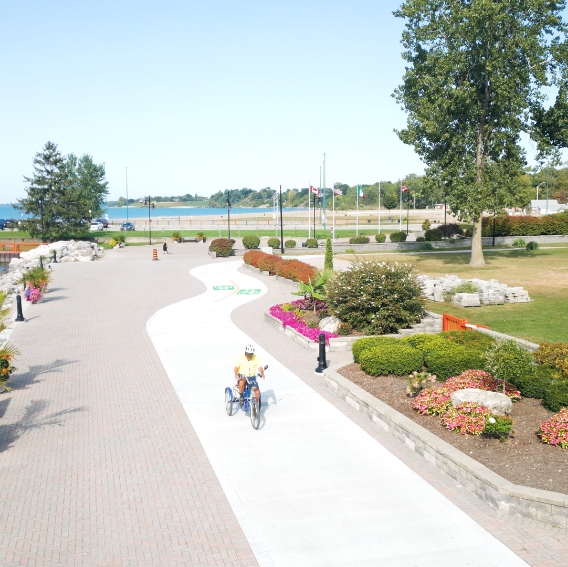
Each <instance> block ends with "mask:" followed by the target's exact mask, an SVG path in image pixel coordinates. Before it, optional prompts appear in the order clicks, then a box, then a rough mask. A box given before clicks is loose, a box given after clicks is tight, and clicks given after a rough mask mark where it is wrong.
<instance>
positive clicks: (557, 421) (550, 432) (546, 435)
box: [538, 408, 568, 449]
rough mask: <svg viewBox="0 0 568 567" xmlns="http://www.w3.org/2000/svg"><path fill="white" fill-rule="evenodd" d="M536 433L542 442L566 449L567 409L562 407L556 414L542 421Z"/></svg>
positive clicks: (567, 438)
mask: <svg viewBox="0 0 568 567" xmlns="http://www.w3.org/2000/svg"><path fill="white" fill-rule="evenodd" d="M538 434H539V436H540V439H541V441H542V442H543V443H546V444H547V445H556V446H557V447H560V448H561V449H568V409H566V408H562V409H561V410H560V411H559V412H558V413H557V414H556V415H554V416H552V417H551V418H550V419H547V420H546V421H543V422H542V423H541V424H540V430H539V432H538Z"/></svg>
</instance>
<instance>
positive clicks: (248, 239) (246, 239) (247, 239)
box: [243, 234, 260, 250]
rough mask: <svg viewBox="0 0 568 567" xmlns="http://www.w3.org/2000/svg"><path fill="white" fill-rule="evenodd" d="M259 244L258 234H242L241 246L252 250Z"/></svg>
mask: <svg viewBox="0 0 568 567" xmlns="http://www.w3.org/2000/svg"><path fill="white" fill-rule="evenodd" d="M259 245H260V238H259V237H258V236H255V235H254V234H247V235H246V236H243V246H244V247H245V248H246V249H247V250H254V249H255V248H258V247H259Z"/></svg>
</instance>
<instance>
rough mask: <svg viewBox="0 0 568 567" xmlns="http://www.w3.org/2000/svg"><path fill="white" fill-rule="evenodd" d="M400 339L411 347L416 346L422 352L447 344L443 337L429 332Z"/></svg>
mask: <svg viewBox="0 0 568 567" xmlns="http://www.w3.org/2000/svg"><path fill="white" fill-rule="evenodd" d="M400 340H401V341H402V342H404V343H406V344H409V345H410V346H411V347H413V348H417V349H418V350H420V351H422V352H423V353H427V352H430V351H431V350H436V349H437V348H438V349H440V348H444V345H446V344H448V343H447V341H446V339H445V338H444V337H441V336H440V335H439V334H436V335H432V334H430V333H419V334H417V335H410V336H408V337H404V338H403V339H400Z"/></svg>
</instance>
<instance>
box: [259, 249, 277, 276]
mask: <svg viewBox="0 0 568 567" xmlns="http://www.w3.org/2000/svg"><path fill="white" fill-rule="evenodd" d="M280 262H282V260H281V258H280V257H279V256H273V255H272V254H265V255H264V256H262V257H261V258H259V260H258V269H259V270H262V271H263V272H268V273H269V274H270V275H271V276H272V275H274V274H275V273H276V269H277V268H276V266H277V265H278V264H280Z"/></svg>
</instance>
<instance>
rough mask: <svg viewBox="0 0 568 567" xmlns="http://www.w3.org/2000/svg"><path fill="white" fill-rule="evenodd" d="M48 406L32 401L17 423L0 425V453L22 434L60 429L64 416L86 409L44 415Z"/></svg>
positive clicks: (40, 401) (45, 401)
mask: <svg viewBox="0 0 568 567" xmlns="http://www.w3.org/2000/svg"><path fill="white" fill-rule="evenodd" d="M48 406H49V402H48V401H47V400H38V401H33V402H31V403H30V404H29V405H28V406H27V407H26V409H25V410H24V415H23V416H22V417H21V418H20V420H19V421H17V422H15V423H7V424H2V425H0V453H1V452H3V451H6V450H7V449H9V448H10V447H11V445H12V444H13V443H14V442H15V441H16V440H17V439H19V438H20V437H21V436H22V435H23V434H24V433H27V432H28V431H31V430H33V429H43V428H44V427H47V426H49V425H58V426H60V427H62V426H63V421H64V419H63V418H64V417H65V416H67V415H69V414H72V413H76V412H78V411H85V409H86V408H85V407H78V408H71V409H66V410H61V411H57V412H54V413H51V414H44V412H45V410H46V409H47V407H48Z"/></svg>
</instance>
